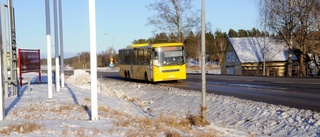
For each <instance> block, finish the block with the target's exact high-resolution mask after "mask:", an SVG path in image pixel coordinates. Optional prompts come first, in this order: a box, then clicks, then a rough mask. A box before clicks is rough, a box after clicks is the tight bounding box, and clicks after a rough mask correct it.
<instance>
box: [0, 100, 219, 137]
mask: <svg viewBox="0 0 320 137" xmlns="http://www.w3.org/2000/svg"><path fill="white" fill-rule="evenodd" d="M85 100H86V101H88V102H89V99H85ZM48 105H51V104H46V105H45V104H41V105H39V104H35V103H31V104H30V107H28V108H27V109H15V110H12V114H15V115H17V117H23V118H25V119H29V120H32V119H48V118H46V117H45V115H44V113H46V112H50V113H56V115H57V116H58V117H56V118H55V119H59V118H60V117H59V115H61V114H63V115H69V112H74V111H76V112H77V113H79V112H80V113H84V114H86V112H85V111H86V110H88V109H89V107H88V106H86V105H78V104H67V103H61V105H59V106H57V107H46V106H48ZM23 111H24V112H23ZM25 112H27V114H28V115H23V116H19V115H21V114H25ZM38 112H43V113H38ZM98 112H99V116H100V117H105V118H106V117H108V118H112V119H115V121H114V125H115V126H114V127H113V128H112V129H110V130H107V131H100V130H99V129H92V130H90V129H85V128H78V129H73V128H72V129H70V128H69V127H66V128H64V129H63V130H62V131H61V135H62V136H68V135H69V134H75V135H76V136H79V137H85V136H87V134H86V132H85V131H88V130H90V131H92V132H93V133H94V134H99V133H109V134H110V132H111V131H114V132H116V130H119V128H120V129H121V128H125V129H127V132H126V136H159V135H165V136H168V137H180V136H185V135H190V136H202V137H212V136H216V132H215V131H204V129H205V128H193V126H205V125H207V124H208V123H206V122H204V121H202V119H201V117H200V116H193V115H188V116H186V117H184V118H181V117H177V114H160V115H158V116H156V117H154V118H152V117H136V116H133V115H129V114H127V113H123V112H121V111H117V110H113V109H110V108H108V107H105V106H99V107H98ZM68 118H69V117H68ZM55 119H52V120H55ZM68 120H70V119H68ZM76 120H79V119H76ZM42 128H43V127H42V126H41V125H37V124H35V123H23V124H16V125H9V126H8V127H6V128H3V129H2V130H0V134H3V135H10V134H11V133H12V132H19V133H28V132H33V131H35V130H37V129H42ZM21 129H23V130H21ZM121 130H123V129H121ZM108 131H110V132H108Z"/></svg>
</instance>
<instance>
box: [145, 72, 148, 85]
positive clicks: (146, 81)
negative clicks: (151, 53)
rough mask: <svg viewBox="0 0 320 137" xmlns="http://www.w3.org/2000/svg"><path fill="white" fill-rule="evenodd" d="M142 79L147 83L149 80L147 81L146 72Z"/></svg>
mask: <svg viewBox="0 0 320 137" xmlns="http://www.w3.org/2000/svg"><path fill="white" fill-rule="evenodd" d="M144 81H145V82H146V83H149V81H148V74H147V73H144Z"/></svg>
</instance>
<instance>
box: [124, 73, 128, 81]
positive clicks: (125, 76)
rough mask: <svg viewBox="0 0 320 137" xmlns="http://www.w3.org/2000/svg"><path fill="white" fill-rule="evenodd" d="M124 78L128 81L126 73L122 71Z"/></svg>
mask: <svg viewBox="0 0 320 137" xmlns="http://www.w3.org/2000/svg"><path fill="white" fill-rule="evenodd" d="M124 78H125V79H126V80H128V75H127V71H124Z"/></svg>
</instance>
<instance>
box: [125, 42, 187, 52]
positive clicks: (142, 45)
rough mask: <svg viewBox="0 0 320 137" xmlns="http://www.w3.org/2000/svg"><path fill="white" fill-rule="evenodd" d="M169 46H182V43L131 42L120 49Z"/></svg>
mask: <svg viewBox="0 0 320 137" xmlns="http://www.w3.org/2000/svg"><path fill="white" fill-rule="evenodd" d="M170 46H183V43H178V42H176V43H154V44H149V43H142V44H132V45H129V46H128V47H127V48H124V49H120V50H130V49H133V48H158V47H170Z"/></svg>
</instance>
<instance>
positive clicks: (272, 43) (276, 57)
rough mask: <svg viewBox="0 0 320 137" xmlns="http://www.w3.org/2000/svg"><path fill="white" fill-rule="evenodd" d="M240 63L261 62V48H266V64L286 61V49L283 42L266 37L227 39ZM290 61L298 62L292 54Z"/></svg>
mask: <svg viewBox="0 0 320 137" xmlns="http://www.w3.org/2000/svg"><path fill="white" fill-rule="evenodd" d="M229 41H230V44H231V46H232V47H233V49H234V50H235V52H236V54H237V55H238V58H239V60H240V62H241V63H250V62H263V48H264V47H266V57H265V59H266V62H272V61H287V60H288V47H287V45H286V43H285V42H283V41H280V40H277V39H273V38H271V37H266V39H265V45H266V46H264V37H240V38H229ZM292 60H298V59H297V56H296V55H295V54H293V56H292Z"/></svg>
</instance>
